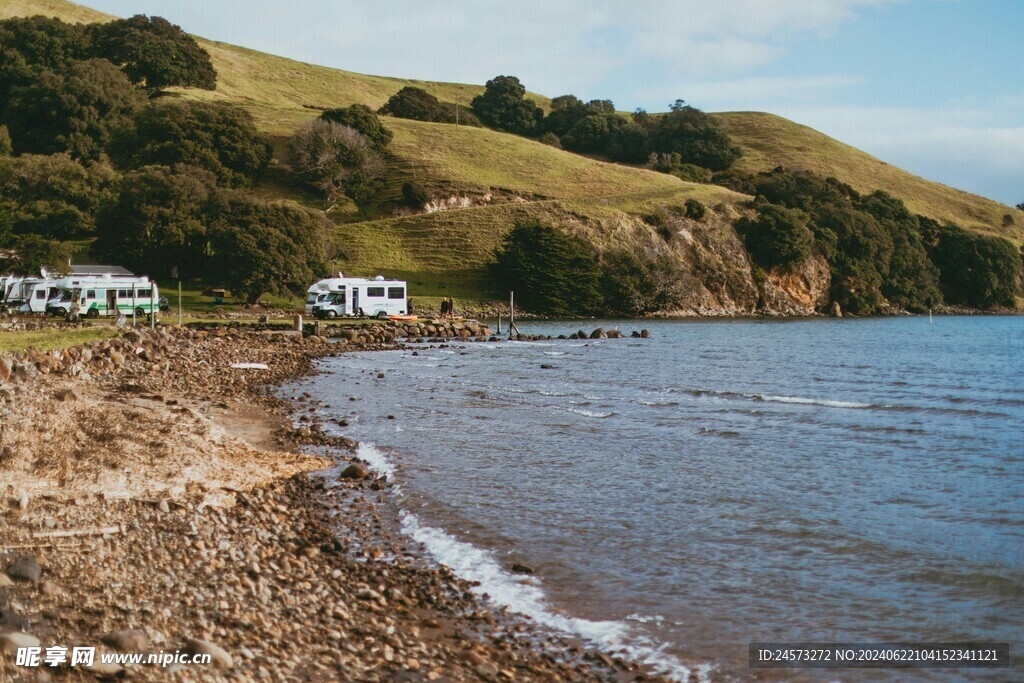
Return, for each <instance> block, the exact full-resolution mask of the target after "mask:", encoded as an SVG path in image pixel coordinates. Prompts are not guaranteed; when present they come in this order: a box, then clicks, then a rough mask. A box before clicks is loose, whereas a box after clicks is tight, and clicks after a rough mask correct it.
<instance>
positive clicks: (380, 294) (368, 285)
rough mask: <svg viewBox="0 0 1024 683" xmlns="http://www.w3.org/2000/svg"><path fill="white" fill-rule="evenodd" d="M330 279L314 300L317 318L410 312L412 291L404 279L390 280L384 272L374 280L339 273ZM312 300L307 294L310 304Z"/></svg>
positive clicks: (375, 315) (373, 315) (387, 316)
mask: <svg viewBox="0 0 1024 683" xmlns="http://www.w3.org/2000/svg"><path fill="white" fill-rule="evenodd" d="M338 275H339V276H340V275H341V273H339V274H338ZM321 282H325V281H324V280H321ZM329 282H330V284H329V285H327V286H326V287H325V288H324V289H323V290H321V291H319V292H317V293H316V297H317V301H316V302H314V303H313V304H311V306H312V311H311V312H312V313H313V315H314V316H316V317H317V318H328V319H331V318H343V317H360V316H365V317H371V318H389V317H391V316H393V315H407V314H408V312H409V307H408V296H409V291H408V287H407V286H406V283H405V281H404V280H386V279H384V276H382V275H378V276H377V277H375V278H373V279H372V280H371V279H368V278H362V277H337V278H331V279H330V281H329ZM319 284H320V283H317V285H319ZM311 289H312V288H311ZM321 294H323V296H321ZM310 297H312V294H311V295H310ZM308 301H309V299H308V298H307V305H309V304H308Z"/></svg>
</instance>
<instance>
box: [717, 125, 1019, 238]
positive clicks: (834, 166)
mask: <svg viewBox="0 0 1024 683" xmlns="http://www.w3.org/2000/svg"><path fill="white" fill-rule="evenodd" d="M714 116H715V119H716V120H717V121H718V122H719V123H720V124H721V125H722V127H723V128H724V129H725V130H726V131H727V132H728V133H729V135H730V136H731V137H732V138H733V140H735V141H736V143H737V144H739V145H740V146H741V147H742V148H743V152H744V154H743V157H742V158H741V159H740V161H739V162H738V163H737V167H738V168H739V169H740V170H745V171H751V172H758V171H768V170H771V169H772V168H775V167H776V166H780V165H781V166H784V167H786V168H791V169H801V170H807V171H813V172H814V173H817V174H819V175H823V176H834V177H836V178H838V179H839V180H842V181H843V182H845V183H847V184H849V185H851V186H852V187H853V188H854V189H856V190H858V191H861V192H871V191H873V190H885V191H886V192H889V193H890V194H893V195H895V196H897V197H900V198H901V199H903V201H904V202H906V204H907V206H908V207H909V208H910V210H911V211H913V212H915V213H919V214H922V215H924V216H929V217H930V218H934V219H936V220H940V221H952V222H954V223H958V224H959V225H961V226H963V227H965V228H970V229H972V230H977V231H978V232H984V233H987V234H991V235H1000V236H1002V237H1006V238H1009V239H1011V240H1013V241H1014V242H1016V243H1018V244H1020V243H1021V242H1022V241H1024V211H1019V210H1017V209H1014V208H1011V207H1009V206H1006V205H1005V204H1000V203H999V202H995V201H992V200H991V199H986V198H985V197H979V196H978V195H974V194H970V193H967V192H964V191H962V190H958V189H956V188H953V187H949V186H947V185H942V184H940V183H935V182H932V181H930V180H925V179H924V178H921V177H918V176H916V175H913V174H912V173H908V172H907V171H904V170H903V169H900V168H897V167H895V166H890V165H889V164H887V163H885V162H884V161H881V160H879V159H876V158H875V157H873V156H871V155H870V154H867V153H865V152H862V151H860V150H859V149H856V148H855V147H851V146H850V145H847V144H844V143H842V142H840V141H838V140H836V139H834V138H831V137H829V136H827V135H825V134H824V133H820V132H818V131H816V130H814V129H813V128H808V127H807V126H802V125H800V124H798V123H794V122H793V121H789V120H788V119H784V118H782V117H781V116H775V115H773V114H765V113H763V112H727V113H721V114H715V115H714ZM1007 214H1009V215H1011V216H1012V217H1013V225H1010V226H1006V227H1004V226H1003V216H1005V215H1007Z"/></svg>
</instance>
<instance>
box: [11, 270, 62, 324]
mask: <svg viewBox="0 0 1024 683" xmlns="http://www.w3.org/2000/svg"><path fill="white" fill-rule="evenodd" d="M56 293H57V280H53V279H50V278H30V279H27V280H23V281H22V283H21V294H20V297H19V298H20V301H21V305H20V306H19V307H18V313H20V314H22V315H26V314H32V313H37V314H40V315H42V314H43V313H46V302H47V301H49V300H50V298H51V297H52V296H53V295H54V294H56Z"/></svg>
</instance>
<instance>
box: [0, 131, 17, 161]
mask: <svg viewBox="0 0 1024 683" xmlns="http://www.w3.org/2000/svg"><path fill="white" fill-rule="evenodd" d="M13 151H14V146H13V144H12V143H11V134H10V133H9V132H7V126H0V157H8V156H10V155H11V152H13Z"/></svg>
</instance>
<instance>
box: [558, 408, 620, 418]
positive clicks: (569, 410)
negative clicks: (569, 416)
mask: <svg viewBox="0 0 1024 683" xmlns="http://www.w3.org/2000/svg"><path fill="white" fill-rule="evenodd" d="M562 410H564V411H566V412H567V413H575V414H577V415H582V416H583V417H598V418H600V417H611V416H612V415H614V414H615V413H602V412H599V411H597V410H587V409H586V408H563V409H562Z"/></svg>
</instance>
